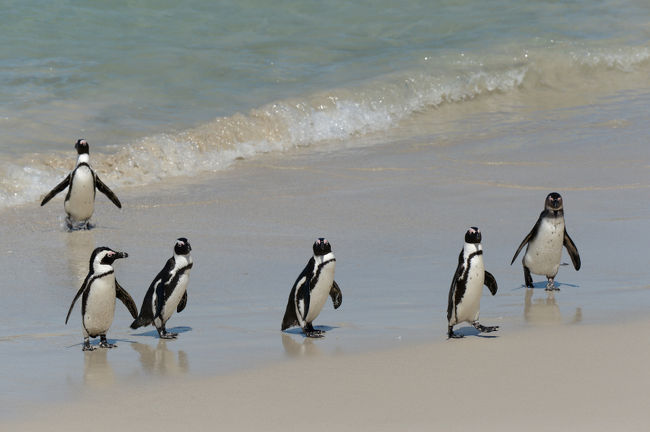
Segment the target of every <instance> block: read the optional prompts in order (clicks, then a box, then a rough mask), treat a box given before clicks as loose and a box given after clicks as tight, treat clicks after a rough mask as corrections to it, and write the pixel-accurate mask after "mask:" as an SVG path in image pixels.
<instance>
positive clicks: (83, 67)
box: [0, 0, 650, 207]
mask: <svg viewBox="0 0 650 432" xmlns="http://www.w3.org/2000/svg"><path fill="white" fill-rule="evenodd" d="M649 18H650V4H648V2H647V1H645V0H609V1H596V2H594V1H572V2H555V1H531V2H520V1H515V0H501V1H491V2H483V1H476V0H474V1H470V0H467V1H437V2H430V1H415V0H411V1H404V2H400V3H399V4H397V3H395V2H387V1H358V2H345V1H327V2H313V1H306V2H305V1H278V2H272V3H269V2H263V1H220V2H212V1H207V0H205V1H198V0H194V1H187V2H171V1H114V2H95V1H88V2H76V1H55V2H44V1H21V2H5V4H4V7H3V13H2V14H0V40H1V41H2V44H1V45H0V127H1V129H0V130H1V131H2V135H1V136H0V174H1V177H2V180H1V181H0V207H7V206H13V205H17V204H22V203H28V202H34V201H36V200H38V198H39V197H40V196H41V195H42V194H43V193H44V192H45V191H46V190H47V189H48V188H49V187H50V186H51V185H52V184H55V183H56V182H57V180H59V179H60V178H61V177H62V176H63V175H64V174H65V173H66V172H67V171H68V170H69V169H70V168H71V166H72V164H73V161H74V151H73V143H74V142H75V141H76V139H77V138H79V137H85V138H86V139H88V141H89V142H90V144H91V151H92V153H93V154H96V153H98V152H101V153H104V154H103V155H102V156H101V157H96V158H94V159H93V162H94V164H95V166H96V167H97V168H98V169H100V171H102V172H105V174H104V175H103V177H105V179H106V180H107V181H109V182H110V183H111V184H112V185H114V186H118V187H119V186H126V185H142V184H148V183H153V182H157V181H160V180H164V179H165V178H168V177H172V176H186V175H194V174H196V173H204V172H211V171H216V170H220V169H222V168H224V167H226V166H228V165H229V164H230V163H231V162H232V161H233V160H235V159H236V158H238V157H251V156H254V155H255V154H257V153H261V152H269V151H286V150H288V149H291V148H294V147H298V146H314V147H317V146H319V145H321V144H322V143H325V142H327V143H331V142H334V143H339V144H341V145H345V143H346V141H348V140H350V139H351V138H358V137H359V136H365V135H372V134H377V133H382V132H385V131H390V130H391V129H394V128H396V127H399V125H400V124H401V123H402V122H404V121H409V120H411V119H412V118H413V116H414V115H416V114H417V113H420V112H423V111H428V110H432V109H434V110H435V109H437V108H439V107H440V106H442V105H446V104H458V105H459V106H460V107H462V108H461V110H462V109H468V110H470V109H474V108H472V107H471V104H472V102H473V101H475V100H476V99H485V98H490V97H492V96H494V95H503V94H505V95H508V96H510V97H511V98H512V100H513V103H517V101H518V100H519V99H518V98H520V97H521V95H522V93H523V94H524V95H525V94H533V93H534V92H537V93H535V97H536V98H538V99H540V102H539V103H544V102H543V99H545V98H546V97H548V96H550V95H552V93H546V94H545V93H541V92H543V91H548V90H550V91H552V92H555V93H560V94H561V93H563V92H565V91H566V90H568V89H570V90H571V91H577V92H583V93H589V92H593V91H594V90H595V89H596V90H597V91H601V92H607V91H608V90H610V89H611V88H612V86H614V87H615V88H616V89H618V88H620V87H622V86H623V85H622V83H623V82H627V83H628V84H627V86H628V87H630V86H631V87H633V88H634V87H644V86H646V85H647V84H648V78H647V77H648V75H650V73H649V72H650V45H649V42H648V41H649V40H650V25H649V24H648V22H650V19H649ZM464 107H467V108H464ZM116 167H119V169H118V168H116Z"/></svg>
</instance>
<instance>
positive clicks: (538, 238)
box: [510, 192, 580, 291]
mask: <svg viewBox="0 0 650 432" xmlns="http://www.w3.org/2000/svg"><path fill="white" fill-rule="evenodd" d="M525 244H528V246H527V247H526V253H525V254H524V258H523V260H522V263H523V266H524V281H525V283H526V286H527V287H528V288H533V287H534V286H533V278H532V277H531V276H530V274H531V273H535V274H538V275H544V276H546V278H547V279H548V281H547V283H546V291H559V290H560V289H559V288H558V287H556V286H555V276H556V275H557V272H558V269H559V268H560V260H561V259H562V246H564V247H566V250H567V251H568V252H569V256H570V257H571V262H573V267H574V268H575V269H576V271H577V270H580V254H579V253H578V248H576V245H575V243H573V240H571V237H569V233H567V231H566V227H565V225H564V204H563V202H562V196H560V194H559V193H557V192H551V193H550V194H548V195H547V196H546V200H545V202H544V211H542V213H540V215H539V218H538V219H537V222H536V223H535V225H534V226H533V229H532V230H531V231H530V232H529V233H528V235H527V236H526V237H525V238H524V239H523V241H522V242H521V244H520V245H519V248H517V252H515V255H514V256H513V257H512V261H511V262H510V265H512V263H514V262H515V259H516V258H517V255H519V252H521V249H522V248H523V247H524V245H525Z"/></svg>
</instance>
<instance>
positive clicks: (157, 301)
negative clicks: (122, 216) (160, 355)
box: [131, 237, 193, 339]
mask: <svg viewBox="0 0 650 432" xmlns="http://www.w3.org/2000/svg"><path fill="white" fill-rule="evenodd" d="M191 250H192V246H190V242H189V241H187V239H186V238H185V237H181V238H179V239H177V240H176V244H175V245H174V256H172V257H171V258H169V259H168V260H167V263H166V264H165V267H164V268H163V269H162V270H161V271H160V273H158V275H157V276H156V277H155V278H154V280H153V281H152V282H151V285H149V289H148V290H147V293H146V294H145V296H144V300H143V301H142V307H141V308H140V315H139V316H138V317H137V318H136V319H135V321H133V323H131V328H132V329H137V328H140V327H143V326H146V325H149V324H152V323H153V325H155V326H156V330H158V335H159V336H160V338H161V339H174V338H176V337H177V336H178V334H177V333H170V332H167V330H166V329H165V323H167V320H169V318H170V317H171V316H172V314H173V313H174V310H176V312H181V311H182V310H183V309H185V305H186V304H187V284H188V282H189V281H190V269H191V268H192V265H193V263H192V257H191V256H190V251H191Z"/></svg>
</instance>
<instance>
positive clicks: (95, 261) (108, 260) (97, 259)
mask: <svg viewBox="0 0 650 432" xmlns="http://www.w3.org/2000/svg"><path fill="white" fill-rule="evenodd" d="M128 256H129V254H127V253H126V252H115V251H114V250H113V249H111V248H108V247H106V246H102V247H98V248H96V249H95V250H94V251H93V253H92V255H90V271H93V267H94V266H96V265H113V261H115V260H116V259H120V258H126V257H128Z"/></svg>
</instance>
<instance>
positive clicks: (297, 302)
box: [282, 238, 343, 337]
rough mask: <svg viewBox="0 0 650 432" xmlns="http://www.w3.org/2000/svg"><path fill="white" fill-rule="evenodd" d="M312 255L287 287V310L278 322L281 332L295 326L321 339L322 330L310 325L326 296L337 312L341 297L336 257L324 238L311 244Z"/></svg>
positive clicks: (310, 335) (306, 334)
mask: <svg viewBox="0 0 650 432" xmlns="http://www.w3.org/2000/svg"><path fill="white" fill-rule="evenodd" d="M313 250H314V256H313V257H311V258H310V259H309V261H308V262H307V266H306V267H305V268H304V270H303V271H302V273H300V276H298V279H296V282H295V283H294V284H293V288H291V293H290V294H289V300H288V302H287V309H286V311H285V312H284V318H283V319H282V330H286V329H288V328H289V327H293V326H296V325H299V326H300V327H301V328H302V331H303V332H304V333H305V336H307V337H323V333H324V331H323V330H316V329H315V328H314V327H313V326H312V322H313V321H314V320H315V319H316V317H317V316H318V314H320V311H321V309H323V305H324V304H325V302H326V300H327V297H328V296H329V297H331V298H332V303H334V309H338V307H339V306H341V302H342V301H343V295H342V294H341V289H340V288H339V286H338V284H337V283H336V281H334V269H335V267H336V258H335V257H334V254H333V253H332V246H331V245H330V243H329V242H328V241H327V240H326V239H324V238H319V239H317V240H316V241H315V242H314V246H313Z"/></svg>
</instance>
